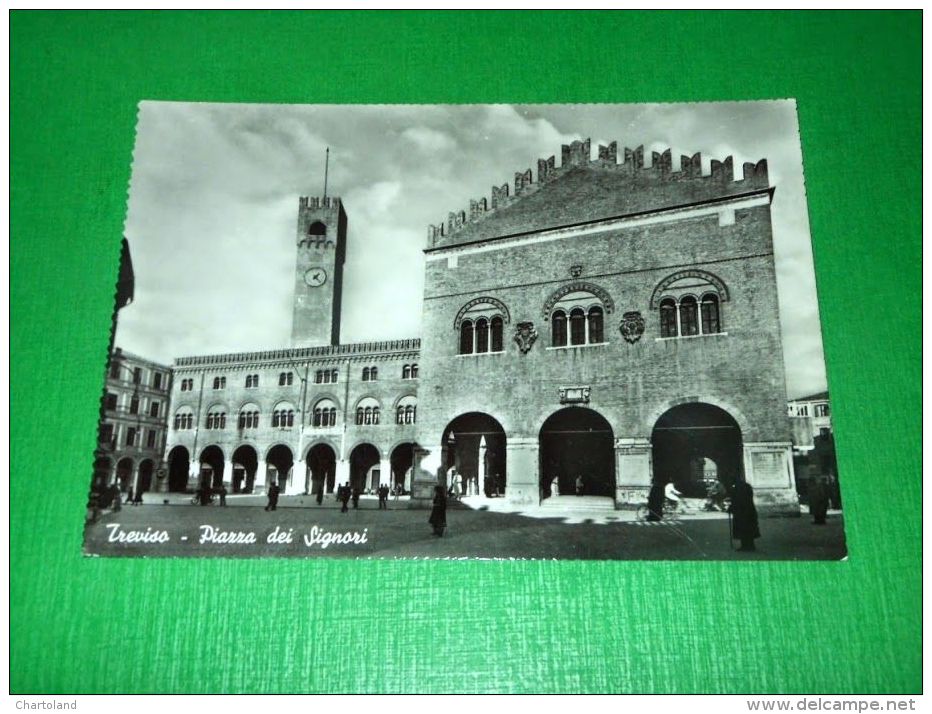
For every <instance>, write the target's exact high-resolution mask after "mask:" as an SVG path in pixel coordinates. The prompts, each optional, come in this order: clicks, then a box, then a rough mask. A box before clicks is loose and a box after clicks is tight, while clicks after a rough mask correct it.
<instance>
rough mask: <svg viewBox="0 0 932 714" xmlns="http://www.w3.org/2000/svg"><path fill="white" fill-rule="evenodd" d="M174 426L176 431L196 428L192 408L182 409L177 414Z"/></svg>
mask: <svg viewBox="0 0 932 714" xmlns="http://www.w3.org/2000/svg"><path fill="white" fill-rule="evenodd" d="M173 426H174V427H175V431H181V430H183V429H193V428H194V412H193V411H192V410H191V407H181V409H179V410H178V411H177V412H175V419H174V422H173Z"/></svg>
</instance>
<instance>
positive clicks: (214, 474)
mask: <svg viewBox="0 0 932 714" xmlns="http://www.w3.org/2000/svg"><path fill="white" fill-rule="evenodd" d="M200 465H201V467H200V471H199V473H200V476H199V478H198V481H199V484H198V485H207V486H210V487H212V488H220V486H222V485H223V452H222V451H221V450H220V447H219V446H208V447H207V448H206V449H204V450H203V451H202V452H201V458H200Z"/></svg>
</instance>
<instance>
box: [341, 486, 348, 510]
mask: <svg viewBox="0 0 932 714" xmlns="http://www.w3.org/2000/svg"><path fill="white" fill-rule="evenodd" d="M349 500H350V487H349V485H347V484H343V485H342V486H340V503H342V504H343V508H341V509H340V513H346V512H347V511H348V510H349V509H348V508H347V507H346V506H347V504H348V503H349Z"/></svg>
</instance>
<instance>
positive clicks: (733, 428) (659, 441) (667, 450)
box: [651, 402, 744, 498]
mask: <svg viewBox="0 0 932 714" xmlns="http://www.w3.org/2000/svg"><path fill="white" fill-rule="evenodd" d="M651 448H652V451H653V464H654V483H655V484H657V485H664V484H667V483H669V482H671V481H672V482H673V484H674V486H676V488H677V490H678V491H680V492H681V493H683V495H684V496H687V497H690V498H702V497H704V496H706V494H707V492H708V487H709V485H710V484H711V482H713V481H714V480H716V479H717V480H719V481H721V482H722V483H724V484H725V485H726V486H727V487H728V488H729V489H730V488H731V487H732V486H734V484H735V481H737V480H739V479H743V478H744V462H743V458H742V440H741V427H739V426H738V422H737V421H735V419H734V418H733V417H732V416H731V414H729V413H728V412H726V411H725V410H724V409H722V408H720V407H716V406H713V405H712V404H705V403H703V402H693V403H690V404H680V405H678V406H675V407H673V408H672V409H669V410H667V411H666V412H664V413H663V415H661V417H660V418H659V419H658V420H657V423H656V424H655V425H654V430H653V432H652V433H651Z"/></svg>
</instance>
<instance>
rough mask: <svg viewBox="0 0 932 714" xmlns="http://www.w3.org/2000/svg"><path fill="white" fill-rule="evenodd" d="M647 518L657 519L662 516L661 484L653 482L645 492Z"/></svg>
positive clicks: (650, 519)
mask: <svg viewBox="0 0 932 714" xmlns="http://www.w3.org/2000/svg"><path fill="white" fill-rule="evenodd" d="M647 510H648V511H649V513H648V514H647V520H649V521H659V520H660V519H661V518H663V486H660V485H658V484H654V485H653V486H651V487H650V491H649V492H648V493H647Z"/></svg>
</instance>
